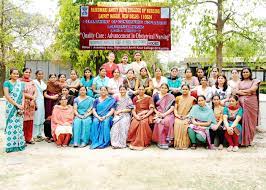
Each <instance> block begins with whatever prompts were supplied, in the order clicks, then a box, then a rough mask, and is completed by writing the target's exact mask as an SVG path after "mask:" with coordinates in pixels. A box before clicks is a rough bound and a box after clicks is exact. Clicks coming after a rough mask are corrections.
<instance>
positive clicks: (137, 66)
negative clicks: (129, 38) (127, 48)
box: [130, 51, 150, 78]
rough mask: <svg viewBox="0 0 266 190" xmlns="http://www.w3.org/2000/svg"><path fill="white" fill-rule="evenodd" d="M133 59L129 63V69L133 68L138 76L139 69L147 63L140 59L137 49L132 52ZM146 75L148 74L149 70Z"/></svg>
mask: <svg viewBox="0 0 266 190" xmlns="http://www.w3.org/2000/svg"><path fill="white" fill-rule="evenodd" d="M134 60H135V61H134V62H132V63H131V64H130V69H133V70H134V73H135V75H136V77H137V78H139V77H140V69H141V68H143V67H145V68H147V63H146V62H145V61H142V60H141V53H140V52H139V51H136V52H135V53H134ZM148 75H149V76H150V74H149V72H148Z"/></svg>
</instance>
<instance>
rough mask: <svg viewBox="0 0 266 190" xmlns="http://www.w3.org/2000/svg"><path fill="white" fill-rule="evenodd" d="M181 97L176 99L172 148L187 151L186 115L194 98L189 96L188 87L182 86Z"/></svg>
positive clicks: (187, 124)
mask: <svg viewBox="0 0 266 190" xmlns="http://www.w3.org/2000/svg"><path fill="white" fill-rule="evenodd" d="M181 88H182V96H178V97H176V103H175V110H174V114H175V117H176V119H175V124H174V147H175V149H187V148H188V147H189V145H190V140H189V136H188V132H187V130H188V127H189V119H188V113H189V111H190V109H191V108H192V106H193V104H194V101H195V98H194V97H193V96H191V95H190V92H189V91H190V88H189V85H186V84H184V85H182V87H181Z"/></svg>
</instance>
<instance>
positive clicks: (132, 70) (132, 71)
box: [127, 69, 135, 74]
mask: <svg viewBox="0 0 266 190" xmlns="http://www.w3.org/2000/svg"><path fill="white" fill-rule="evenodd" d="M129 71H132V72H133V74H135V71H134V70H133V69H128V70H127V73H128V72H129Z"/></svg>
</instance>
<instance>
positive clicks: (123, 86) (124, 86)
mask: <svg viewBox="0 0 266 190" xmlns="http://www.w3.org/2000/svg"><path fill="white" fill-rule="evenodd" d="M121 88H125V89H126V90H127V86H126V85H124V84H122V85H120V86H119V90H120V89H121Z"/></svg>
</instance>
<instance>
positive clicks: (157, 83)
mask: <svg viewBox="0 0 266 190" xmlns="http://www.w3.org/2000/svg"><path fill="white" fill-rule="evenodd" d="M134 58H135V62H133V63H131V64H128V63H127V60H128V56H127V55H124V56H123V57H122V61H121V63H120V64H115V63H114V60H115V55H114V54H113V53H110V54H109V56H108V60H109V61H108V62H107V63H105V64H104V65H103V66H102V67H101V68H100V70H99V74H98V76H97V77H93V76H92V72H91V70H90V69H89V68H85V69H84V76H83V77H82V78H81V79H79V78H78V76H77V73H76V71H74V70H72V71H71V73H70V78H69V79H67V80H66V75H64V74H59V75H58V76H57V75H56V74H50V75H49V79H48V81H47V84H45V83H44V81H43V77H44V73H43V71H41V70H38V71H37V72H36V73H35V74H36V79H35V80H32V79H31V78H30V75H31V69H29V68H24V69H23V76H22V78H19V71H18V70H17V69H11V70H10V80H8V81H6V82H5V83H4V93H5V97H6V100H7V107H6V109H7V122H6V130H5V132H6V152H14V151H21V150H23V149H24V148H25V146H27V145H26V144H34V143H35V142H36V141H37V142H38V141H42V140H43V139H44V138H43V136H42V135H43V134H42V130H43V128H44V134H45V136H46V141H47V142H52V141H54V142H55V143H56V145H57V147H65V146H73V147H85V146H88V145H89V146H90V148H91V149H96V148H105V147H108V146H109V145H111V146H112V147H113V148H125V147H127V146H128V147H129V148H130V149H134V150H143V149H145V148H146V147H148V146H149V145H150V144H151V143H152V142H154V143H156V144H157V146H158V147H159V148H161V149H168V148H169V147H174V148H176V149H187V148H188V147H191V148H192V149H196V147H197V146H198V145H200V144H202V145H206V146H207V147H208V148H209V149H213V148H215V147H216V148H218V149H222V148H223V147H224V146H225V145H226V144H228V148H227V150H228V151H237V150H238V146H239V145H242V146H249V145H251V144H252V141H253V139H254V135H255V129H256V126H257V125H258V112H259V111H258V110H259V103H258V102H259V101H258V96H257V95H258V94H257V92H258V87H259V81H258V80H256V79H253V78H252V72H251V70H250V69H249V68H244V69H242V71H241V73H240V75H241V78H239V74H238V71H237V70H232V79H231V80H230V81H227V78H226V76H225V75H223V74H219V71H218V69H217V68H213V69H212V71H211V75H210V77H209V78H208V79H207V77H206V76H205V75H204V70H202V69H198V70H197V76H193V75H192V71H191V69H189V68H188V69H186V70H185V74H184V77H183V78H181V77H180V75H179V72H178V68H172V69H171V70H170V76H169V77H168V78H166V77H164V76H163V75H162V70H161V69H160V68H156V69H155V72H154V78H151V77H150V73H149V71H148V69H147V65H146V63H145V62H144V61H141V54H140V53H139V52H136V53H135V55H134Z"/></svg>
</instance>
